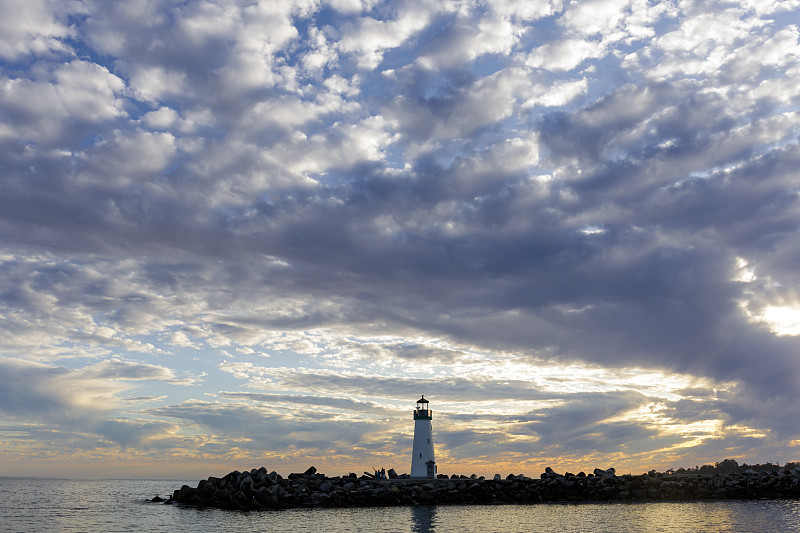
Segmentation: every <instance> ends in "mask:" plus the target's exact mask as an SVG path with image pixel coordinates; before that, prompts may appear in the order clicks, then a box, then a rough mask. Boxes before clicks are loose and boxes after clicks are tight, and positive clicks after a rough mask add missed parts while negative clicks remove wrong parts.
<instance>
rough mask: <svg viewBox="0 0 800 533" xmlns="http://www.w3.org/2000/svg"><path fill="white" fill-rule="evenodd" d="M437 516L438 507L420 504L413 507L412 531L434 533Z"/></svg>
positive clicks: (414, 532)
mask: <svg viewBox="0 0 800 533" xmlns="http://www.w3.org/2000/svg"><path fill="white" fill-rule="evenodd" d="M435 518H436V507H434V506H432V505H420V506H419V507H412V508H411V531H413V533H432V532H433V531H435V530H434V521H435Z"/></svg>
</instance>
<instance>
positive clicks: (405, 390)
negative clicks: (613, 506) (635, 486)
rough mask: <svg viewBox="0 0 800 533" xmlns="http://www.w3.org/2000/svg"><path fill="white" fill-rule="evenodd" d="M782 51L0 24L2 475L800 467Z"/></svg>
mask: <svg viewBox="0 0 800 533" xmlns="http://www.w3.org/2000/svg"><path fill="white" fill-rule="evenodd" d="M799 25H800V2H798V0H786V1H771V0H745V1H742V2H727V1H717V0H709V1H694V0H688V1H683V0H678V1H666V2H663V1H647V0H588V1H572V2H570V1H563V2H562V1H559V0H552V1H551V0H547V1H540V0H534V1H528V0H525V1H514V0H484V1H460V0H417V1H413V2H412V1H404V0H398V1H387V2H382V1H380V0H333V1H330V2H319V1H316V0H270V1H259V0H246V1H244V0H216V1H210V0H126V1H125V2H105V1H101V0H5V1H3V2H2V3H0V475H32V476H107V477H119V476H149V477H165V476H166V477H172V476H175V477H194V478H202V477H207V476H209V475H221V474H225V473H227V472H229V471H232V470H234V469H239V470H241V469H245V468H246V469H250V468H258V467H260V466H265V467H267V468H268V469H270V470H277V471H278V472H280V473H282V474H283V475H286V474H288V473H289V472H293V471H302V470H305V469H306V468H308V467H309V466H311V465H314V466H316V467H317V468H318V469H319V470H320V472H323V473H326V474H329V475H339V474H345V473H348V472H356V473H359V474H360V473H361V472H362V471H365V470H367V471H371V470H372V468H381V467H385V468H387V469H389V468H395V469H396V471H397V472H399V473H402V472H408V471H409V469H410V453H411V444H412V434H413V419H412V409H413V408H414V405H415V402H416V400H417V399H418V398H419V397H420V395H422V394H424V395H425V397H426V398H427V399H429V400H430V402H431V403H430V407H431V409H432V410H433V432H434V442H435V446H436V458H437V464H438V468H439V472H440V473H447V474H452V473H456V474H470V473H477V474H478V475H493V474H494V473H500V474H502V475H504V476H505V475H507V474H508V473H524V474H526V475H530V476H538V475H539V473H541V472H543V471H544V468H545V467H547V466H550V467H553V468H554V469H556V471H572V472H575V473H577V472H578V471H581V470H584V471H586V472H591V471H592V470H593V469H594V468H608V467H612V466H613V467H615V468H616V469H617V471H618V472H632V473H642V472H645V471H647V470H650V469H652V468H655V469H658V470H665V469H667V468H679V467H692V466H696V465H702V464H713V463H714V462H715V461H721V460H722V459H725V458H734V459H736V460H738V461H739V462H740V463H741V462H749V463H763V462H767V461H772V462H780V463H784V462H787V461H795V460H800V422H798V419H797V416H796V415H797V405H798V404H800V234H799V233H800V231H799V230H798V227H799V226H800V170H798V169H800V145H799V144H798V143H799V142H800V139H799V135H800V91H799V90H798V87H800V29H799V28H798V26H799Z"/></svg>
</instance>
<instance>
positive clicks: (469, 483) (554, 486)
mask: <svg viewBox="0 0 800 533" xmlns="http://www.w3.org/2000/svg"><path fill="white" fill-rule="evenodd" d="M390 473H391V475H392V477H393V479H375V478H374V477H372V476H370V475H363V476H361V477H357V476H356V475H355V474H350V475H348V476H342V477H327V476H325V475H323V474H318V473H317V471H316V469H315V468H314V467H311V468H309V469H308V470H307V471H306V472H304V473H302V474H299V473H298V474H289V476H288V478H283V477H281V476H280V475H279V474H278V473H277V472H274V471H273V472H268V471H267V469H266V468H264V467H262V468H259V469H255V468H254V469H252V470H250V471H249V472H247V471H245V472H239V471H233V472H231V473H229V474H227V475H225V476H224V477H222V478H217V477H209V478H208V479H204V480H201V481H200V483H198V485H197V487H194V488H193V487H190V486H188V485H184V486H183V487H181V488H180V489H179V490H176V491H175V492H174V493H173V494H172V496H171V497H170V498H169V499H167V500H163V499H161V498H158V497H156V498H153V500H151V501H154V502H159V501H160V502H164V503H167V504H172V503H180V504H182V505H191V506H197V507H214V508H219V509H234V510H258V509H291V508H296V507H372V506H397V505H443V504H533V503H540V502H625V501H640V502H645V501H698V500H730V499H738V500H752V499H797V498H800V468H794V469H792V470H788V469H783V470H776V471H771V472H752V471H747V472H743V473H736V474H714V475H691V474H688V475H680V474H644V475H636V476H634V475H630V474H628V475H621V476H617V475H616V473H615V471H614V469H613V468H612V469H609V470H599V469H595V471H594V472H593V473H592V474H588V475H587V474H584V473H583V472H581V473H579V474H577V475H573V474H570V473H566V474H558V473H556V472H554V471H553V470H552V469H550V468H548V469H547V470H546V472H544V473H543V474H541V476H540V477H539V479H534V478H530V477H526V476H524V475H513V474H511V475H508V476H506V477H505V478H503V477H501V476H500V475H499V474H498V475H495V476H494V477H493V478H492V479H485V478H483V477H477V476H475V475H472V476H456V475H453V476H450V477H448V476H445V475H440V476H438V477H437V478H436V479H409V478H408V477H407V476H396V475H394V473H393V472H392V471H390Z"/></svg>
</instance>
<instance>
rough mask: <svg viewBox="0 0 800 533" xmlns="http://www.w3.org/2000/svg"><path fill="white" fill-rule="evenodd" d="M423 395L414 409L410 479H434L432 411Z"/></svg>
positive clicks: (434, 458) (434, 459) (434, 460)
mask: <svg viewBox="0 0 800 533" xmlns="http://www.w3.org/2000/svg"><path fill="white" fill-rule="evenodd" d="M428 403H429V402H428V400H426V399H425V396H424V395H423V396H422V398H420V399H419V400H417V408H416V409H414V446H413V448H412V450H411V477H416V478H420V477H422V478H431V479H433V478H435V477H436V457H434V455H433V425H432V423H431V420H433V411H431V410H430V409H428Z"/></svg>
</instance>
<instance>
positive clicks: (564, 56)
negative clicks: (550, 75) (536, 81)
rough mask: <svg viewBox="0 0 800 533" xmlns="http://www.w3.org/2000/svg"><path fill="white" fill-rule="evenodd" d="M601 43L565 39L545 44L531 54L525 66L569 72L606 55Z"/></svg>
mask: <svg viewBox="0 0 800 533" xmlns="http://www.w3.org/2000/svg"><path fill="white" fill-rule="evenodd" d="M605 53H606V52H605V50H604V47H603V45H602V44H601V43H598V42H595V41H587V40H584V39H565V40H562V41H555V42H550V43H547V44H544V45H542V46H540V47H538V48H537V49H536V50H534V51H533V52H531V55H530V57H528V59H527V60H526V61H525V64H526V65H528V66H530V67H534V68H543V69H547V70H554V71H567V70H572V69H574V68H576V67H578V66H579V65H580V64H581V63H583V62H584V61H586V60H587V59H592V58H598V57H602V56H603V55H605Z"/></svg>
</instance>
